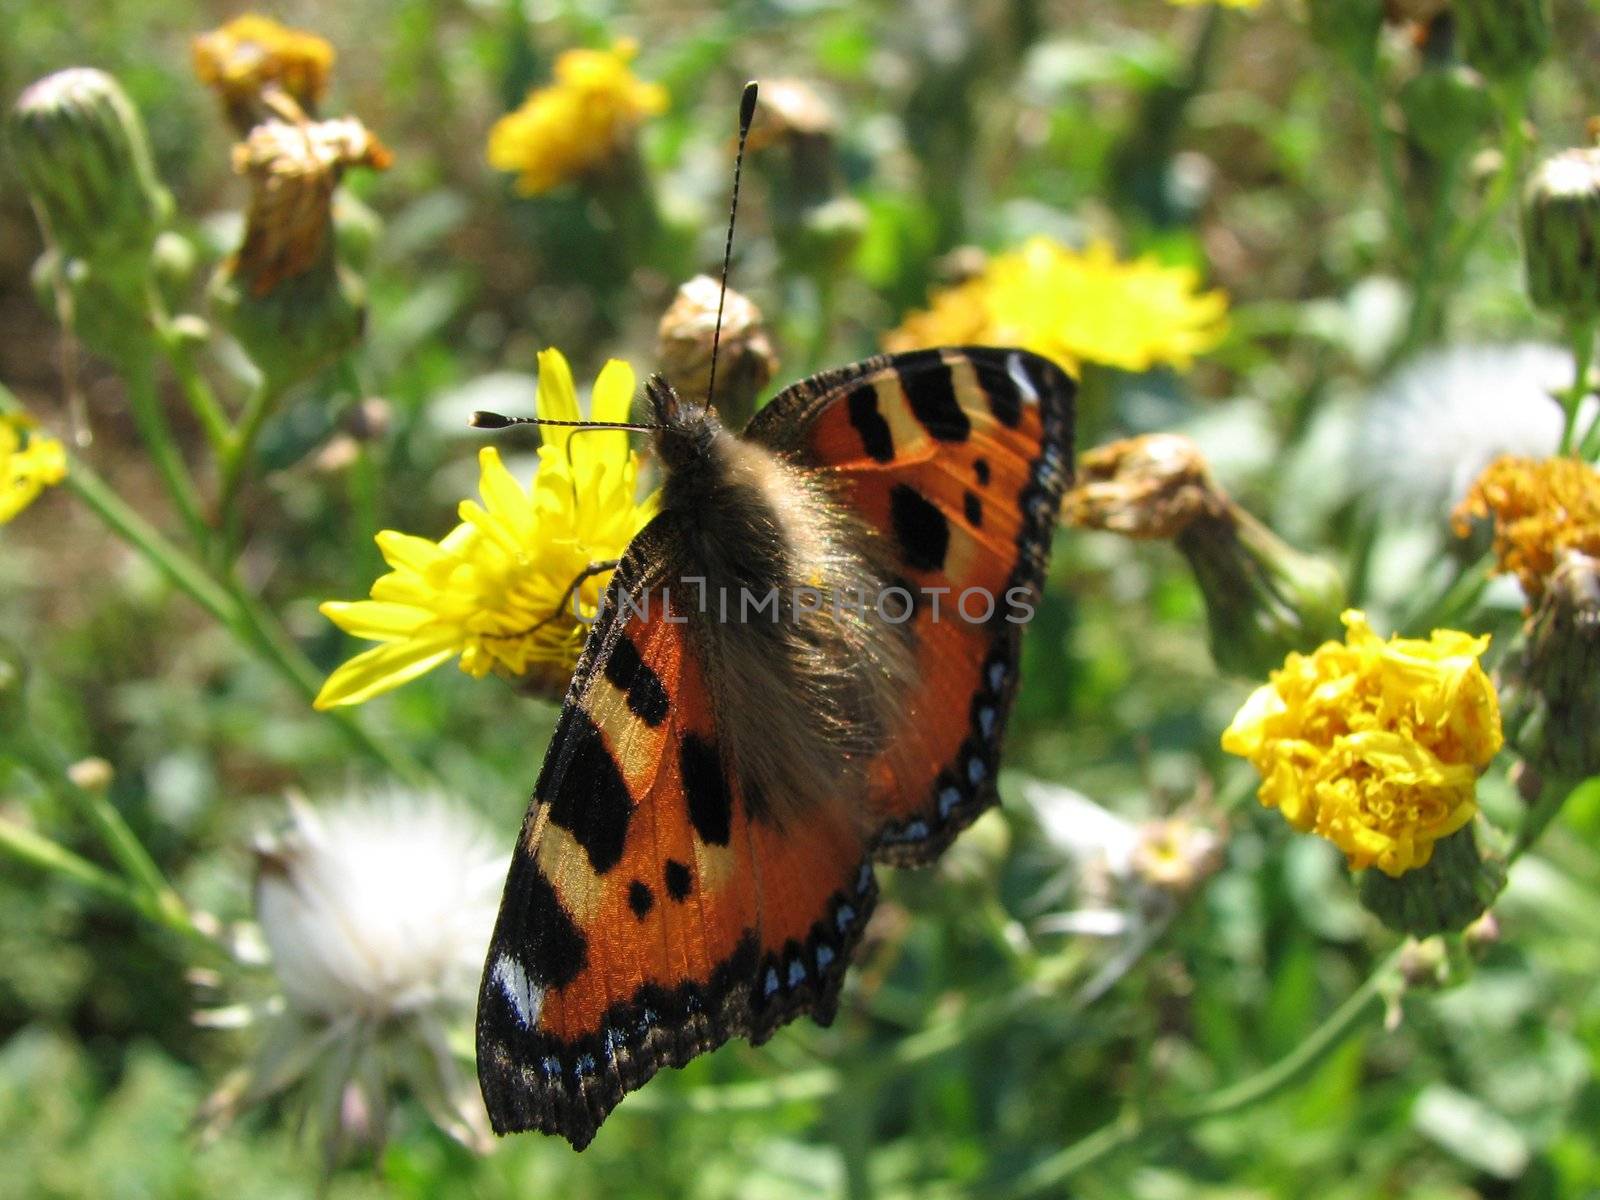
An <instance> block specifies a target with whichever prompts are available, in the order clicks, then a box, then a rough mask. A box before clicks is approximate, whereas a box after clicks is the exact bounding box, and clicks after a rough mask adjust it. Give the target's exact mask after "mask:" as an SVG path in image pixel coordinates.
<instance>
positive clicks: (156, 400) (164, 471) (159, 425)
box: [123, 353, 211, 547]
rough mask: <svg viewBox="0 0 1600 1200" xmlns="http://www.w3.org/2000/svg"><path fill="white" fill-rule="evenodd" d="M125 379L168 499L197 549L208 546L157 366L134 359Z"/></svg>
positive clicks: (141, 356)
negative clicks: (163, 398)
mask: <svg viewBox="0 0 1600 1200" xmlns="http://www.w3.org/2000/svg"><path fill="white" fill-rule="evenodd" d="M123 376H124V378H125V379H126V381H127V385H128V406H129V407H130V408H131V409H132V410H133V419H134V422H135V424H137V425H138V427H139V436H140V437H141V438H142V439H143V440H144V444H145V449H147V450H148V451H149V452H150V457H151V459H152V460H154V462H155V464H156V470H157V471H158V472H159V473H160V475H161V480H162V482H163V483H164V484H165V485H166V489H167V495H168V496H169V497H170V498H171V499H172V503H173V504H174V505H175V506H176V507H177V509H178V513H179V515H180V516H181V517H182V518H183V523H184V525H185V526H186V527H187V528H188V530H189V536H190V537H191V538H192V539H193V540H194V543H195V545H197V546H202V547H203V546H206V545H208V544H209V542H210V538H211V531H210V530H209V529H208V528H207V527H206V523H205V519H204V518H203V517H202V516H201V515H200V495H199V493H198V492H197V491H196V490H195V486H194V480H193V479H192V478H191V477H190V475H189V468H188V467H186V466H184V463H183V457H182V456H181V455H180V454H179V453H178V446H177V443H176V442H175V441H174V440H173V437H172V428H171V426H169V425H168V424H167V418H166V414H164V413H163V412H162V411H161V397H160V395H159V394H158V392H157V390H156V375H155V363H154V361H153V360H152V359H151V357H150V356H149V355H148V354H142V353H141V354H136V355H131V356H130V358H129V361H128V362H127V363H126V364H124V370H123Z"/></svg>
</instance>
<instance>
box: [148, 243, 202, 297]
mask: <svg viewBox="0 0 1600 1200" xmlns="http://www.w3.org/2000/svg"><path fill="white" fill-rule="evenodd" d="M199 262H200V255H199V253H198V252H197V251H196V250H195V248H194V243H193V242H191V241H190V240H189V239H188V238H186V237H184V236H183V234H181V233H174V232H173V231H172V230H170V229H169V230H167V231H166V232H165V233H163V234H161V236H160V237H158V238H156V244H155V247H154V249H153V250H152V251H151V254H150V265H151V267H152V268H153V269H154V271H155V276H156V283H157V284H158V285H159V286H160V288H161V294H162V295H163V296H165V297H166V298H167V301H168V303H171V304H176V303H178V302H179V301H180V299H181V298H182V297H183V295H184V294H185V293H186V292H187V291H188V290H189V285H190V284H191V283H193V282H194V273H195V268H196V267H197V266H198V265H199Z"/></svg>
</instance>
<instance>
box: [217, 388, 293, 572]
mask: <svg viewBox="0 0 1600 1200" xmlns="http://www.w3.org/2000/svg"><path fill="white" fill-rule="evenodd" d="M278 395H279V393H278V390H277V389H276V388H273V387H271V386H270V385H269V384H268V383H267V381H266V380H265V379H263V380H262V381H261V382H260V383H259V384H257V385H256V389H255V391H253V392H251V393H250V399H249V400H248V401H247V402H246V403H245V408H244V412H243V413H242V414H241V415H240V418H239V425H238V427H237V428H236V429H234V430H233V432H232V433H231V434H230V436H229V438H228V442H227V445H226V446H225V447H224V448H223V451H222V455H221V466H222V482H221V485H220V487H219V491H218V500H217V512H218V514H219V515H220V520H221V523H222V527H223V529H225V530H226V531H227V536H226V538H225V542H226V546H227V554H228V561H230V562H231V561H232V560H233V554H234V551H235V550H236V549H237V547H238V544H239V511H238V505H239V492H240V489H241V488H243V486H244V479H245V474H246V472H247V471H248V470H249V468H250V462H251V460H252V459H253V458H254V457H255V448H256V441H257V440H258V439H259V438H260V436H261V430H262V427H263V426H265V425H266V423H267V418H268V417H269V416H270V415H271V414H272V409H273V407H274V405H275V403H276V401H277V399H278Z"/></svg>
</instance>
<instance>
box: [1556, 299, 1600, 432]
mask: <svg viewBox="0 0 1600 1200" xmlns="http://www.w3.org/2000/svg"><path fill="white" fill-rule="evenodd" d="M1567 333H1568V337H1569V339H1570V342H1571V345H1572V361H1573V363H1574V364H1575V365H1576V368H1577V374H1576V375H1574V376H1573V380H1572V387H1571V388H1570V389H1569V390H1568V392H1567V394H1566V395H1565V396H1563V397H1562V398H1561V408H1562V412H1563V417H1562V422H1561V446H1560V448H1559V449H1558V450H1557V451H1556V453H1557V454H1570V453H1571V452H1572V451H1573V450H1574V449H1575V447H1574V445H1573V438H1574V436H1575V435H1576V434H1577V432H1578V413H1579V412H1581V411H1582V409H1583V402H1584V400H1585V399H1586V398H1587V397H1588V395H1589V368H1590V367H1592V366H1593V365H1594V335H1595V320H1594V318H1592V317H1586V318H1584V319H1582V320H1578V321H1574V322H1573V323H1572V326H1571V327H1570V328H1569V329H1568V331H1567ZM1590 432H1591V433H1592V432H1593V426H1591V428H1590ZM1584 440H1585V441H1587V440H1588V438H1587V435H1586V436H1585V438H1584Z"/></svg>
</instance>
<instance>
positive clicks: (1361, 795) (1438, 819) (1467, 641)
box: [1222, 611, 1502, 876]
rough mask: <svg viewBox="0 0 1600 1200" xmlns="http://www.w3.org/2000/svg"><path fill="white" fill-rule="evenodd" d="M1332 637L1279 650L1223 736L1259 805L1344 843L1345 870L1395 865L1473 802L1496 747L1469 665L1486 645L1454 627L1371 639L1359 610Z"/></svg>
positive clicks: (1477, 671)
mask: <svg viewBox="0 0 1600 1200" xmlns="http://www.w3.org/2000/svg"><path fill="white" fill-rule="evenodd" d="M1343 620H1344V623H1345V627H1346V635H1345V641H1344V642H1342V643H1340V642H1326V643H1324V644H1323V645H1322V646H1320V647H1319V648H1318V649H1317V650H1315V651H1314V652H1312V653H1311V654H1291V655H1289V657H1288V659H1287V661H1285V663H1284V665H1283V668H1282V669H1281V670H1278V671H1274V672H1273V673H1272V680H1271V682H1270V683H1268V684H1265V685H1264V686H1262V687H1260V688H1257V689H1256V691H1255V692H1254V693H1253V694H1252V695H1251V697H1250V698H1249V700H1247V701H1246V702H1245V705H1244V707H1243V708H1241V709H1240V710H1239V715H1238V716H1236V717H1235V718H1234V720H1233V724H1232V725H1231V726H1229V728H1228V730H1227V732H1226V733H1224V734H1223V735H1222V748H1223V749H1224V750H1226V751H1228V752H1229V753H1230V754H1237V755H1240V756H1241V757H1244V758H1248V759H1249V760H1250V761H1251V762H1252V763H1253V764H1254V765H1255V767H1256V769H1257V770H1258V771H1260V772H1261V776H1262V783H1261V790H1260V792H1259V793H1258V795H1259V796H1260V799H1261V803H1262V804H1264V805H1266V806H1267V807H1269V808H1276V809H1278V810H1279V811H1280V812H1282V813H1283V815H1284V816H1285V817H1286V818H1287V819H1288V821H1289V823H1290V824H1291V825H1292V826H1294V828H1296V829H1298V830H1300V831H1302V832H1307V831H1309V832H1314V833H1316V834H1318V835H1320V836H1322V837H1325V838H1327V839H1328V840H1329V841H1331V842H1333V844H1334V845H1336V846H1338V847H1339V849H1340V850H1342V851H1344V853H1345V855H1346V856H1347V857H1348V859H1349V861H1350V866H1351V868H1352V869H1353V870H1361V869H1364V868H1366V867H1372V866H1376V867H1377V868H1378V869H1379V870H1381V871H1383V872H1384V873H1385V874H1386V875H1390V876H1399V875H1402V874H1404V873H1405V872H1406V871H1409V870H1412V869H1413V868H1415V867H1421V866H1425V865H1427V862H1428V860H1429V859H1430V858H1432V857H1433V846H1434V843H1435V842H1436V841H1438V840H1439V839H1440V838H1443V837H1447V836H1448V835H1450V834H1452V833H1454V832H1456V830H1458V829H1460V828H1461V827H1462V826H1464V825H1466V824H1467V823H1468V822H1469V821H1471V820H1472V817H1473V814H1474V813H1475V812H1476V811H1477V801H1476V791H1477V779H1478V775H1479V773H1480V772H1481V771H1482V770H1483V768H1484V767H1486V766H1487V765H1488V763H1489V761H1490V759H1492V758H1493V757H1494V756H1495V755H1496V754H1497V753H1498V752H1499V750H1500V746H1501V741H1502V737H1501V732H1500V706H1499V702H1498V700H1497V699H1496V697H1495V692H1494V687H1493V685H1492V684H1491V683H1490V682H1489V678H1488V676H1487V675H1485V674H1484V673H1483V669H1482V668H1481V667H1480V666H1479V665H1478V658H1479V656H1480V655H1482V654H1483V652H1484V650H1485V649H1486V648H1487V647H1488V645H1489V639H1488V638H1487V637H1481V638H1475V637H1472V636H1470V635H1468V634H1465V633H1458V632H1455V631H1453V630H1435V631H1434V634H1433V636H1432V637H1431V638H1429V639H1428V640H1426V641H1423V640H1422V639H1420V638H1390V639H1389V640H1388V641H1385V640H1384V639H1382V638H1380V637H1378V635H1377V634H1375V633H1374V632H1373V631H1372V629H1371V627H1370V626H1369V625H1368V624H1367V619H1366V617H1365V616H1364V615H1363V614H1361V613H1359V612H1354V611H1352V612H1347V613H1345V614H1344V618H1343Z"/></svg>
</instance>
